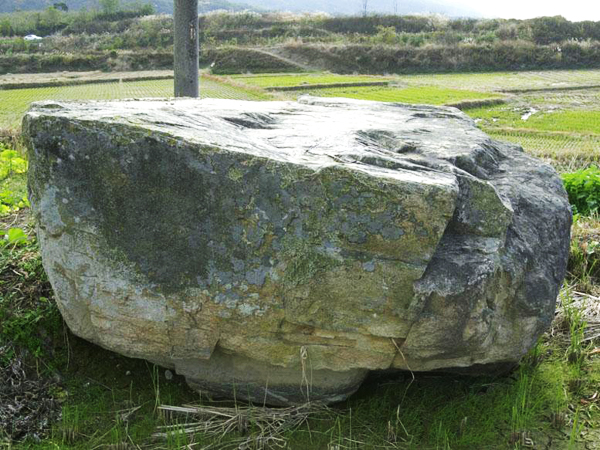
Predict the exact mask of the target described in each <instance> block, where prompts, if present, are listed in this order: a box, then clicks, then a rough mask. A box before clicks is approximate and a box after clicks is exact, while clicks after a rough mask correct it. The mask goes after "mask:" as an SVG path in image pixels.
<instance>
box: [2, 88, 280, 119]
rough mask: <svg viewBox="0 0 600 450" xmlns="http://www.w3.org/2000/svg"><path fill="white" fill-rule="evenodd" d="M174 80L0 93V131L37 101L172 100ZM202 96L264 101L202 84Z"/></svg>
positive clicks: (258, 96) (250, 94)
mask: <svg viewBox="0 0 600 450" xmlns="http://www.w3.org/2000/svg"><path fill="white" fill-rule="evenodd" d="M172 96H173V80H153V81H127V82H121V83H92V84H84V85H79V86H63V87H47V88H33V89H11V90H0V128H14V127H18V126H19V124H20V122H21V118H22V116H23V114H24V113H25V111H27V108H28V107H29V105H30V104H31V103H32V102H36V101H40V100H114V99H124V98H148V97H172ZM201 96H202V97H204V98H206V97H210V98H229V99H238V100H264V99H267V98H270V97H269V96H268V95H267V94H262V93H261V92H257V91H253V90H244V89H241V88H239V87H235V86H230V85H227V84H223V83H217V82H214V81H211V80H206V79H203V80H202V91H201Z"/></svg>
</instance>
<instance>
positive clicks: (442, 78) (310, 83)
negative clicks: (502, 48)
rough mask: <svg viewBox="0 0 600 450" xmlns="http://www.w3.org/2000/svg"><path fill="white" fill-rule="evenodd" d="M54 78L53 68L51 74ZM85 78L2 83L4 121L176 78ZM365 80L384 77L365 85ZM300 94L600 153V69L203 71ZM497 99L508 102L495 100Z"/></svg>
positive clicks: (549, 150) (262, 91)
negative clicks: (456, 109)
mask: <svg viewBox="0 0 600 450" xmlns="http://www.w3.org/2000/svg"><path fill="white" fill-rule="evenodd" d="M151 75H152V72H143V73H140V76H144V77H148V76H151ZM157 75H161V76H164V75H165V74H164V73H163V72H160V73H158V72H157ZM11 77H12V78H11V79H10V82H11V83H12V84H13V85H14V84H15V83H18V82H19V81H20V80H19V78H18V76H16V75H12V76H11ZM15 77H17V78H15ZM55 78H57V77H55V76H51V75H48V79H55ZM62 78H65V77H62ZM88 78H89V81H90V83H89V84H80V85H73V86H50V87H24V88H21V89H2V84H1V83H0V129H12V130H18V128H19V126H20V122H21V118H22V116H23V114H24V113H25V111H26V110H27V108H28V107H29V105H30V104H31V103H32V102H34V101H40V100H94V99H97V100H109V99H123V98H143V97H170V96H172V93H173V80H172V79H162V80H146V81H136V80H135V74H133V75H132V74H126V75H123V77H122V78H123V80H122V81H119V82H116V81H115V82H106V80H105V82H101V83H100V82H94V81H97V80H98V78H99V77H98V76H95V77H88ZM29 79H31V81H30V80H29ZM21 81H22V83H23V85H24V86H27V83H28V82H29V81H30V82H32V83H33V82H35V83H38V84H39V83H40V82H43V79H41V78H40V77H39V76H38V77H35V79H33V78H31V77H29V76H27V75H23V79H22V80H21ZM365 83H366V84H372V83H380V85H376V86H373V85H368V86H360V84H365ZM300 95H314V96H323V97H349V98H355V99H365V100H376V101H384V102H403V103H426V104H434V105H447V104H450V105H459V106H460V105H462V106H460V107H461V109H463V111H465V112H466V113H467V114H469V115H470V116H471V117H472V118H473V119H474V120H475V121H476V122H477V124H478V125H479V126H480V127H481V128H482V129H483V130H484V131H486V132H488V133H489V134H490V135H491V136H492V137H494V138H496V139H504V140H507V141H510V142H514V143H518V144H521V145H522V146H523V147H524V149H525V150H526V151H528V152H530V153H532V154H534V155H536V156H538V157H540V158H543V159H544V160H546V161H548V162H550V163H551V164H553V165H554V166H555V167H556V168H557V169H558V170H559V171H565V170H570V169H572V168H573V167H576V166H579V167H581V166H582V165H583V166H585V165H589V164H594V163H597V162H598V160H599V154H600V70H573V71H535V72H500V73H483V74H477V73H475V74H428V75H406V76H365V75H336V74H331V73H297V74H253V75H235V76H231V77H226V78H222V77H215V76H210V75H203V76H202V79H201V96H202V97H212V98H229V99H240V100H281V99H284V100H293V99H296V98H297V97H298V96H300ZM500 101H502V102H503V104H498V103H499V102H500Z"/></svg>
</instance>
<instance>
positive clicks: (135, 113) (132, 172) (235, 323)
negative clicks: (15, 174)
mask: <svg viewBox="0 0 600 450" xmlns="http://www.w3.org/2000/svg"><path fill="white" fill-rule="evenodd" d="M23 130H24V134H25V137H26V140H27V142H28V146H29V149H30V156H29V157H30V179H29V182H30V197H31V203H32V205H33V209H34V211H35V215H36V217H37V220H38V223H39V231H38V235H39V240H40V244H41V251H42V256H43V261H44V266H45V268H46V271H47V273H48V276H49V278H50V281H51V283H52V286H53V287H54V291H55V293H56V299H57V302H58V305H59V307H60V310H61V312H62V314H63V316H64V318H65V320H66V321H67V323H68V324H69V326H70V327H71V329H72V331H73V332H74V333H75V334H77V335H79V336H81V337H83V338H85V339H88V340H89V341H92V342H94V343H96V344H98V345H101V346H103V347H105V348H108V349H111V350H114V351H116V352H119V353H122V354H124V355H127V356H131V357H136V358H145V359H147V360H150V361H153V362H155V363H157V364H160V365H163V366H165V367H169V368H173V369H175V370H176V371H177V372H178V373H180V374H182V375H184V376H185V377H186V378H187V380H188V382H189V383H190V385H192V386H193V387H196V388H198V389H201V390H207V391H210V392H213V393H217V394H223V395H225V396H230V397H231V396H233V395H234V393H235V395H236V397H237V398H247V399H252V400H255V401H258V402H261V403H262V402H263V401H264V402H266V403H269V404H290V403H298V402H303V401H305V400H311V401H316V400H318V401H324V402H334V401H338V400H342V399H344V398H345V397H347V396H348V395H350V394H351V393H352V392H354V391H355V390H356V389H357V387H358V386H359V385H360V383H361V382H362V380H363V379H364V377H365V376H366V375H367V373H368V372H369V371H375V370H386V369H406V370H412V371H431V370H470V371H472V372H474V373H481V372H486V371H488V372H489V371H495V370H498V367H502V366H506V365H511V364H514V363H516V362H518V361H519V359H520V358H521V357H522V356H523V355H524V354H525V353H526V352H527V350H528V349H529V348H530V347H531V346H532V345H533V344H534V343H535V341H536V339H537V338H538V337H539V335H540V333H542V332H543V331H544V330H545V329H546V327H548V325H549V324H550V321H551V320H552V317H553V314H554V305H555V300H556V297H557V293H558V290H559V287H560V285H561V282H562V279H563V276H564V274H565V266H566V261H567V254H568V247H569V232H570V224H571V211H570V208H569V204H568V201H567V196H566V195H565V192H564V190H563V187H562V183H561V181H560V179H559V177H558V176H557V175H556V173H555V172H554V170H553V169H552V168H551V167H550V166H548V165H546V164H543V163H542V162H540V161H538V160H536V159H534V158H531V157H529V156H527V155H525V154H524V153H523V151H522V149H521V148H519V147H517V146H515V145H512V144H507V143H501V142H496V141H493V140H491V139H490V138H489V137H488V136H486V135H485V134H484V133H483V132H481V131H480V130H478V129H477V128H476V127H475V125H474V124H473V122H472V121H471V120H470V119H469V118H468V117H467V116H466V115H465V114H463V113H461V112H460V111H458V110H456V109H452V108H436V107H429V106H410V105H401V104H390V103H377V102H365V101H353V100H342V99H327V100H325V99H315V98H311V97H306V98H303V99H302V100H300V101H299V102H298V103H293V102H264V103H263V102H240V101H228V100H189V99H188V100H179V101H159V100H152V101H150V100H148V101H123V102H85V103H77V102H74V103H55V102H48V103H38V104H36V105H35V106H33V107H32V109H31V110H30V112H29V113H28V114H27V116H26V117H25V120H24V126H23Z"/></svg>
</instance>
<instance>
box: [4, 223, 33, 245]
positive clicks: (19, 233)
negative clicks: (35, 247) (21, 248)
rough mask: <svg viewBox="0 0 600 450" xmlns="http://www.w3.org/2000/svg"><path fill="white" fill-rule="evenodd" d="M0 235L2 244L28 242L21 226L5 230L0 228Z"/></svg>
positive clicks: (22, 243)
mask: <svg viewBox="0 0 600 450" xmlns="http://www.w3.org/2000/svg"><path fill="white" fill-rule="evenodd" d="M0 236H1V242H2V244H4V245H24V244H27V243H28V242H29V239H28V238H27V235H26V234H25V232H24V231H23V229H22V228H16V227H15V228H9V229H8V230H7V231H6V232H4V231H2V230H0Z"/></svg>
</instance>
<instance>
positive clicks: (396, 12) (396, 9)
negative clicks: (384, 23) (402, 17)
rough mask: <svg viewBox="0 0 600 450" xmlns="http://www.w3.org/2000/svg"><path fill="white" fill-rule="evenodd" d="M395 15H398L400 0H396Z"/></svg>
mask: <svg viewBox="0 0 600 450" xmlns="http://www.w3.org/2000/svg"><path fill="white" fill-rule="evenodd" d="M394 15H398V0H394Z"/></svg>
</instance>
